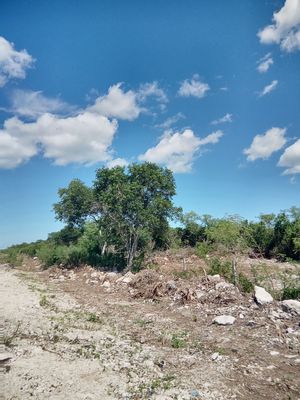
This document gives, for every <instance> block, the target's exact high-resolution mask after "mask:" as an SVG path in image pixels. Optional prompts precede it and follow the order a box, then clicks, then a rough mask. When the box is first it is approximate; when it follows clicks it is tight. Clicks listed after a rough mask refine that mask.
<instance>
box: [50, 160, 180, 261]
mask: <svg viewBox="0 0 300 400" xmlns="http://www.w3.org/2000/svg"><path fill="white" fill-rule="evenodd" d="M174 195H175V181H174V178H173V174H172V172H171V171H170V170H169V169H167V168H162V167H159V166H158V165H156V164H152V163H142V164H132V165H130V166H129V167H128V168H127V169H126V168H124V167H115V168H111V169H109V168H101V169H98V170H97V171H96V179H95V181H94V183H93V186H92V188H88V187H86V186H85V185H84V184H83V183H82V182H80V181H78V180H75V181H72V182H71V183H70V185H69V186H68V188H65V189H60V190H59V196H60V201H59V202H58V203H56V204H55V205H54V211H55V213H56V217H57V218H58V219H59V220H62V221H64V222H66V223H67V224H70V225H75V226H80V225H81V224H82V223H83V222H84V221H86V219H88V218H93V219H94V220H95V221H96V222H97V226H98V229H99V234H100V235H101V237H102V239H103V240H102V242H103V243H104V245H103V249H102V251H103V252H105V251H108V250H107V249H109V251H114V252H116V253H118V254H120V255H122V257H123V259H124V261H125V264H126V267H127V268H128V269H130V268H132V266H133V264H134V261H135V260H136V258H137V256H143V253H144V251H145V249H146V248H147V247H148V246H149V245H150V244H151V243H152V244H155V241H156V240H162V238H161V235H160V234H159V233H162V232H165V231H166V227H167V226H168V220H169V219H171V218H173V217H174V216H175V215H176V213H177V211H178V210H177V209H176V208H175V207H174V205H173V202H172V198H173V196H174Z"/></svg>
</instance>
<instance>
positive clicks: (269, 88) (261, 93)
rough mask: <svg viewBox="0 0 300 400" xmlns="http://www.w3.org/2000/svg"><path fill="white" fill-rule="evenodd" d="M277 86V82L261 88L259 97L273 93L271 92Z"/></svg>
mask: <svg viewBox="0 0 300 400" xmlns="http://www.w3.org/2000/svg"><path fill="white" fill-rule="evenodd" d="M277 85H278V81H277V80H274V81H272V82H271V83H270V84H269V85H267V86H265V87H264V88H263V90H262V91H261V92H260V93H259V97H262V96H265V95H266V94H269V93H271V92H273V90H275V89H276V86H277Z"/></svg>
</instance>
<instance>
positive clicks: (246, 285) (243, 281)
mask: <svg viewBox="0 0 300 400" xmlns="http://www.w3.org/2000/svg"><path fill="white" fill-rule="evenodd" d="M238 283H239V284H238V286H239V289H240V290H241V291H242V292H245V293H251V292H252V291H253V289H254V286H253V283H252V282H251V281H250V279H248V278H247V277H246V275H244V274H243V273H242V272H241V273H239V275H238Z"/></svg>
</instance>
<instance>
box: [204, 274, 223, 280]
mask: <svg viewBox="0 0 300 400" xmlns="http://www.w3.org/2000/svg"><path fill="white" fill-rule="evenodd" d="M207 279H208V281H209V282H220V280H221V277H220V275H218V274H216V275H207Z"/></svg>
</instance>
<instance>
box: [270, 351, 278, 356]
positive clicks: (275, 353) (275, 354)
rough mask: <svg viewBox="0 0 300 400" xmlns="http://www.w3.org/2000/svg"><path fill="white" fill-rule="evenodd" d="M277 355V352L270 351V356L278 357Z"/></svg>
mask: <svg viewBox="0 0 300 400" xmlns="http://www.w3.org/2000/svg"><path fill="white" fill-rule="evenodd" d="M279 354H280V353H279V351H270V355H271V356H278V355H279Z"/></svg>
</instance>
